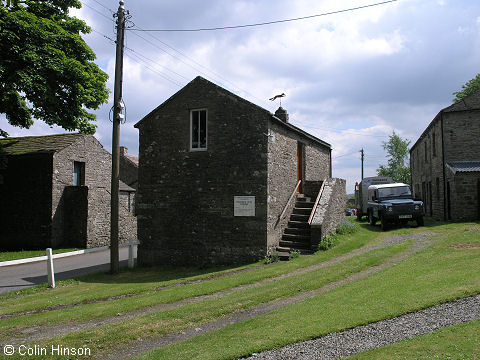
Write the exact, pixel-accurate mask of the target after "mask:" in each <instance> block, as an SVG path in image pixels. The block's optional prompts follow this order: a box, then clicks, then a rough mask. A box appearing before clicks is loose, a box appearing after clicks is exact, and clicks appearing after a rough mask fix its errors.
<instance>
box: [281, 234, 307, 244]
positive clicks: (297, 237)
mask: <svg viewBox="0 0 480 360" xmlns="http://www.w3.org/2000/svg"><path fill="white" fill-rule="evenodd" d="M282 240H287V241H298V242H304V243H307V244H310V235H307V236H305V235H296V234H285V233H284V234H283V235H282Z"/></svg>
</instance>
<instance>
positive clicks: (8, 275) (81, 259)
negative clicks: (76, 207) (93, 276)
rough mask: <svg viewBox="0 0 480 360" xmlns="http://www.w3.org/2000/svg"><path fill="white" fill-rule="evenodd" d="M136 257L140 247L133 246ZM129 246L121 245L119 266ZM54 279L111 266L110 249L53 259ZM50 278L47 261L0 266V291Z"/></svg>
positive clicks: (104, 269) (27, 285)
mask: <svg viewBox="0 0 480 360" xmlns="http://www.w3.org/2000/svg"><path fill="white" fill-rule="evenodd" d="M134 257H135V258H136V257H137V247H136V246H134ZM127 259H128V246H126V247H120V266H127ZM53 266H54V269H55V281H58V280H65V279H70V278H73V277H76V276H80V275H85V274H90V273H94V272H100V271H108V270H109V269H110V250H109V249H106V250H103V251H98V252H93V253H87V254H81V255H74V256H68V257H64V258H58V259H54V260H53ZM46 282H47V262H46V261H38V262H34V263H28V264H20V265H10V266H3V267H0V294H2V293H6V292H9V291H15V290H19V289H25V288H27V287H30V286H34V285H37V284H42V283H46Z"/></svg>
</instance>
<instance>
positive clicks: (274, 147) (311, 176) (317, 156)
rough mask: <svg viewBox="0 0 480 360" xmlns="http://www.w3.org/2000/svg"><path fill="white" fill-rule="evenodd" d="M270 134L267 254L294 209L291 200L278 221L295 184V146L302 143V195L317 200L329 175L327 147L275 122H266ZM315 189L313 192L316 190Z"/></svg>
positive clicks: (278, 239) (279, 237)
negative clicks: (319, 190) (322, 184)
mask: <svg viewBox="0 0 480 360" xmlns="http://www.w3.org/2000/svg"><path fill="white" fill-rule="evenodd" d="M269 134H271V135H273V136H274V138H273V139H274V140H273V141H270V142H268V224H267V229H268V230H267V232H268V236H267V246H268V251H269V253H271V252H273V251H274V250H275V247H276V246H278V243H279V241H280V239H281V238H282V234H283V231H284V229H285V228H286V227H287V224H288V220H289V216H288V215H289V214H291V213H292V209H293V207H294V206H295V199H293V200H292V201H291V202H290V203H289V204H288V207H287V209H286V212H285V213H286V214H287V216H284V217H283V218H282V219H279V216H280V214H281V213H282V210H283V209H284V207H285V205H286V204H287V202H288V200H289V198H290V196H291V194H292V192H293V190H294V189H295V186H296V184H297V145H298V143H299V142H301V143H302V144H304V149H305V154H304V160H303V164H304V169H303V172H304V178H305V179H304V180H305V181H304V183H303V184H302V187H303V188H304V192H305V193H307V192H311V193H312V194H306V195H307V196H312V197H313V196H314V197H316V195H317V193H318V189H319V182H321V181H322V180H324V179H325V178H328V177H329V174H330V148H329V147H327V146H324V145H321V144H318V143H317V142H314V141H312V140H311V139H309V138H308V137H306V136H302V135H301V134H298V133H295V132H292V130H291V129H289V128H288V127H287V126H285V125H283V124H282V123H280V122H278V121H276V120H274V119H273V120H270V121H269ZM315 190H316V191H315Z"/></svg>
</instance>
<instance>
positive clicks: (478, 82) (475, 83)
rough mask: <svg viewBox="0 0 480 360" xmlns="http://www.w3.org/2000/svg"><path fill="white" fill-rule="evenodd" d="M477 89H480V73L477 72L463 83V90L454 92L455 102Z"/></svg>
mask: <svg viewBox="0 0 480 360" xmlns="http://www.w3.org/2000/svg"><path fill="white" fill-rule="evenodd" d="M477 90H480V74H477V76H475V77H474V78H473V79H472V80H470V81H467V82H466V83H465V84H464V85H462V90H460V91H457V92H454V93H453V95H455V99H453V102H454V103H455V102H457V101H460V100H462V99H463V98H465V97H467V96H468V95H470V94H473V93H474V92H475V91H477Z"/></svg>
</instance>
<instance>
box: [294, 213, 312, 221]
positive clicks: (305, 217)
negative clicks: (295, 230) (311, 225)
mask: <svg viewBox="0 0 480 360" xmlns="http://www.w3.org/2000/svg"><path fill="white" fill-rule="evenodd" d="M309 217H310V215H304V214H292V215H291V216H290V221H303V222H307V221H308V218H309Z"/></svg>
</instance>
